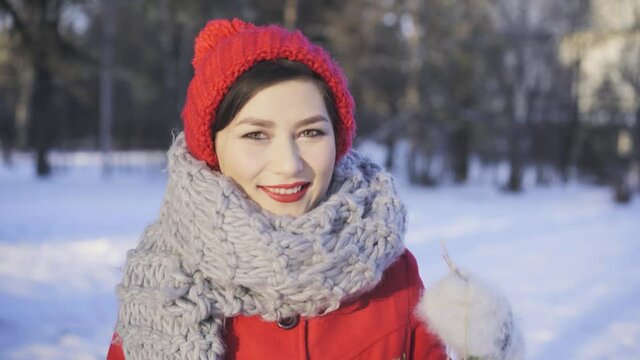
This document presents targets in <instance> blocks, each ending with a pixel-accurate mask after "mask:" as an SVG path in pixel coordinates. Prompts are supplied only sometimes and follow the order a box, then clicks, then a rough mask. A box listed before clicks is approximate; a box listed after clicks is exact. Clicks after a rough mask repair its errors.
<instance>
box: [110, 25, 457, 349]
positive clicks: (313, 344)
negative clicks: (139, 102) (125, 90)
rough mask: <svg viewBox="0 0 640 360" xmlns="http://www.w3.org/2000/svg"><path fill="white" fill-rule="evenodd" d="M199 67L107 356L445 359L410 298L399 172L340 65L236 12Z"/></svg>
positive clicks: (198, 55) (297, 37)
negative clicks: (368, 150)
mask: <svg viewBox="0 0 640 360" xmlns="http://www.w3.org/2000/svg"><path fill="white" fill-rule="evenodd" d="M193 66H194V77H193V80H192V81H191V84H190V85H189V90H188V94H187V99H186V103H185V106H184V110H183V113H182V115H183V121H184V128H185V130H184V134H179V135H178V136H177V137H176V139H175V141H174V144H173V146H172V147H171V149H170V150H169V153H168V156H169V174H170V175H169V183H168V188H167V192H166V194H165V198H164V202H163V205H162V208H161V211H160V216H159V219H158V220H157V221H156V222H155V223H153V224H152V225H150V226H149V227H148V228H147V229H146V231H145V233H144V235H143V237H142V239H141V242H140V244H139V245H138V246H137V248H136V249H134V250H131V251H130V252H129V254H128V257H127V264H126V266H125V270H124V278H123V282H122V284H120V285H119V287H118V296H119V299H120V310H119V314H118V322H117V326H116V334H115V335H114V340H113V342H112V346H111V348H110V350H109V355H108V359H110V360H116V359H124V358H126V359H127V360H135V359H223V358H226V359H434V360H435V359H446V358H447V356H446V354H445V350H444V347H443V345H442V343H441V341H440V340H439V338H438V336H436V335H434V334H433V333H432V332H431V331H430V330H429V328H428V327H427V325H426V322H425V320H423V319H426V318H427V317H428V315H425V314H426V312H424V311H422V312H420V313H421V314H423V315H422V316H419V315H417V314H418V312H416V310H415V309H416V306H417V305H418V302H419V301H420V297H421V293H422V289H423V286H422V282H421V280H420V277H419V274H418V268H417V265H416V262H415V259H414V258H413V256H412V255H411V253H410V252H408V251H407V250H405V247H404V243H403V237H404V232H405V216H406V211H405V208H404V205H403V204H402V202H401V200H400V198H399V197H398V195H397V192H396V190H395V187H394V184H393V179H392V178H391V176H390V175H389V174H388V173H386V172H384V171H383V170H382V169H381V168H380V167H378V166H376V165H375V164H373V163H371V162H370V161H369V160H367V159H365V158H362V157H361V156H359V155H358V154H357V153H355V152H353V151H351V142H352V139H353V136H354V133H355V122H354V118H353V111H354V104H353V100H352V97H351V95H350V93H349V90H348V88H347V82H346V79H345V78H344V75H343V74H342V72H341V70H340V69H339V67H338V66H337V64H336V63H335V62H334V61H333V60H332V59H331V58H330V57H329V55H328V54H327V53H326V52H325V51H324V50H323V49H321V48H320V47H318V46H316V45H314V44H312V43H310V42H309V41H308V40H307V39H306V38H305V37H304V36H303V35H302V34H301V33H300V32H289V31H287V30H285V29H283V28H281V27H278V26H274V25H271V26H264V27H259V26H254V25H253V24H249V23H245V22H243V21H240V20H237V19H234V20H231V21H229V20H215V21H211V22H209V23H208V24H207V25H206V27H205V28H204V29H203V30H202V31H201V33H200V34H199V35H198V37H197V38H196V42H195V56H194V59H193Z"/></svg>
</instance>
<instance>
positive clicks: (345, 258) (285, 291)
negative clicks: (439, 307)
mask: <svg viewBox="0 0 640 360" xmlns="http://www.w3.org/2000/svg"><path fill="white" fill-rule="evenodd" d="M168 155H169V182H168V187H167V191H166V194H165V198H164V201H163V205H162V208H161V211H160V217H159V219H158V220H157V221H156V222H154V223H153V224H152V225H150V226H149V227H148V228H147V229H146V230H145V233H144V235H143V237H142V240H141V242H140V243H139V245H138V246H137V248H136V249H134V250H131V251H130V252H129V254H128V256H127V263H126V265H125V269H124V277H123V281H122V283H121V284H120V285H119V286H118V296H119V299H120V310H119V316H118V324H117V328H116V331H117V333H118V334H119V335H120V336H121V338H122V341H123V348H124V350H125V354H126V358H127V360H138V359H194V360H195V359H219V358H222V357H223V354H224V344H223V341H222V340H221V331H222V328H223V327H222V323H223V319H224V318H225V317H233V316H237V315H248V316H251V315H259V316H261V317H262V318H264V319H265V320H268V321H276V320H278V319H283V318H286V317H290V316H294V315H301V316H307V317H310V316H315V315H318V314H323V313H327V312H331V311H333V310H335V309H337V308H338V307H339V306H340V303H341V302H343V301H345V300H347V299H351V298H353V297H356V296H358V295H360V294H362V293H364V292H366V291H369V290H371V289H372V288H373V287H374V286H375V285H376V284H377V283H378V282H379V281H380V280H381V277H382V274H383V272H384V270H385V269H386V268H387V267H388V266H389V265H391V264H392V263H393V262H394V261H395V260H396V259H397V257H398V256H399V255H400V254H401V253H402V252H403V251H404V243H403V236H404V231H405V218H406V211H405V207H404V205H403V204H402V202H401V201H400V199H399V197H398V195H397V192H396V189H395V185H394V182H393V179H392V177H391V176H390V175H389V174H388V173H386V172H384V171H383V170H382V169H381V168H380V167H378V166H377V165H375V164H373V163H371V162H370V161H369V160H367V159H365V158H362V157H361V156H359V155H358V154H357V153H355V152H352V153H350V154H349V155H348V156H346V157H344V158H343V159H342V161H341V162H340V163H339V164H338V165H337V166H336V168H335V170H334V174H333V178H332V181H331V183H330V186H329V190H328V192H327V195H326V196H325V197H324V198H323V199H322V201H321V203H320V204H319V205H318V206H317V207H315V208H314V209H312V210H310V211H309V212H307V213H305V214H303V215H301V216H299V217H291V216H277V215H274V214H272V213H270V212H268V211H266V210H263V209H262V208H260V207H259V206H258V205H257V204H256V203H255V202H253V201H252V200H250V199H248V198H247V197H246V195H245V194H244V192H243V191H242V190H241V189H240V188H239V187H238V186H237V185H236V184H235V183H234V182H233V180H231V179H230V178H228V177H226V176H224V175H222V174H220V173H219V172H216V171H212V170H210V169H209V168H208V167H207V166H206V164H205V163H204V162H202V161H198V160H196V159H195V158H193V157H192V156H191V155H190V154H189V152H188V151H187V148H186V145H185V141H184V135H183V134H180V135H179V136H178V137H177V138H176V140H175V142H174V144H173V146H172V147H171V149H170V150H169V153H168Z"/></svg>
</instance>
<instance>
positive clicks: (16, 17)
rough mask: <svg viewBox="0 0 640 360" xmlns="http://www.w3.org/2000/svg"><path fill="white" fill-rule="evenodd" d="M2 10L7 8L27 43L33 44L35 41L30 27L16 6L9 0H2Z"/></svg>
mask: <svg viewBox="0 0 640 360" xmlns="http://www.w3.org/2000/svg"><path fill="white" fill-rule="evenodd" d="M2 10H5V11H6V12H7V13H8V14H9V16H11V19H12V20H13V24H14V25H15V29H16V31H17V32H18V33H19V34H20V35H21V36H22V38H23V40H24V42H25V45H31V44H32V43H33V38H32V37H31V33H30V32H29V28H28V27H27V25H26V24H25V23H24V21H23V20H22V18H21V17H20V14H19V13H18V11H17V9H16V8H15V6H14V5H13V4H12V3H11V2H10V1H9V0H0V11H2Z"/></svg>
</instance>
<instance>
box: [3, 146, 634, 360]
mask: <svg viewBox="0 0 640 360" xmlns="http://www.w3.org/2000/svg"><path fill="white" fill-rule="evenodd" d="M364 151H365V152H367V146H366V144H365V145H364ZM376 151H377V150H376V149H375V148H369V149H368V153H369V154H370V155H371V156H372V157H374V158H378V160H380V159H381V157H380V154H379V153H377V152H376ZM18 155H19V156H18V157H17V158H16V162H15V165H14V166H13V167H12V168H6V167H1V166H0V359H104V358H105V355H106V351H107V349H108V346H109V342H110V339H111V334H112V332H113V326H114V323H115V318H116V311H117V301H116V297H115V292H114V287H115V285H116V284H117V282H118V281H119V279H120V267H121V266H122V263H123V261H124V258H125V254H126V251H127V249H129V248H131V247H133V246H134V245H135V243H136V241H137V239H138V237H139V235H140V234H141V233H142V230H143V228H144V227H145V226H146V225H147V224H149V223H150V222H151V221H153V219H154V218H155V216H156V214H157V212H158V209H159V206H160V202H161V200H162V194H163V192H164V187H165V184H166V173H165V172H163V171H162V166H161V165H159V164H157V163H152V164H151V165H144V163H143V164H137V165H136V166H132V167H129V168H127V169H126V170H125V171H122V170H120V171H116V172H114V173H113V174H112V175H111V176H110V177H109V178H106V179H105V178H103V177H102V176H101V172H100V169H99V167H98V166H96V164H98V163H99V162H98V161H95V156H93V157H92V156H91V154H89V155H87V154H84V155H83V156H78V158H82V159H85V160H87V159H89V161H83V162H77V161H75V162H74V161H68V157H67V158H66V159H67V162H66V163H63V162H60V163H61V164H62V165H63V166H64V167H63V168H62V169H58V171H56V175H55V176H54V177H52V178H51V179H48V180H44V181H43V180H38V179H36V178H35V177H34V176H33V173H32V166H31V164H30V159H29V158H27V157H25V156H21V155H20V154H18ZM91 159H94V161H91ZM398 184H399V189H400V192H401V195H402V198H403V199H404V200H405V201H406V203H407V206H408V209H409V229H408V233H407V237H406V241H407V244H408V247H409V248H410V249H411V250H412V251H413V252H414V254H415V256H416V258H417V259H418V262H419V264H420V268H421V274H422V278H423V280H424V281H425V284H426V285H427V287H429V286H430V285H431V284H433V283H435V282H436V281H437V280H438V279H439V278H440V277H442V276H444V275H445V274H446V272H447V266H446V264H445V262H444V261H443V260H442V243H443V242H444V244H445V245H446V248H447V250H448V252H449V254H450V255H451V257H452V258H453V260H454V261H455V262H456V263H457V264H458V266H461V267H464V268H467V269H469V270H471V271H473V272H474V273H475V274H476V275H477V276H479V277H481V278H483V279H484V280H486V281H488V282H489V283H491V284H493V285H494V286H495V287H497V288H499V289H501V291H503V292H504V293H505V295H507V297H508V298H509V300H510V301H511V305H512V307H513V309H514V312H515V314H516V316H517V318H518V320H519V322H520V325H521V327H522V330H523V332H524V335H525V340H526V343H527V359H534V360H543V359H545V360H546V359H584V360H589V359H594V360H595V359H614V358H615V359H638V358H640V306H639V305H640V261H638V259H640V241H639V240H640V237H639V236H638V234H639V233H640V221H639V220H640V202H639V201H638V199H637V196H636V199H634V200H635V201H633V202H632V203H631V204H629V205H626V206H620V205H616V204H615V203H614V202H613V201H612V196H611V193H610V191H609V189H607V188H602V187H592V186H588V185H581V184H569V185H567V186H560V185H556V186H551V187H544V188H539V187H533V186H531V185H528V186H527V189H526V191H525V192H524V193H522V194H520V195H508V194H505V193H503V192H500V191H499V190H497V189H496V186H495V185H494V184H493V183H492V182H491V181H484V180H483V176H482V174H481V173H480V169H479V168H474V169H473V172H472V181H471V182H470V183H469V184H468V185H464V186H453V185H445V186H441V187H438V188H431V189H430V188H420V187H414V186H411V185H409V184H408V183H407V182H406V180H404V179H403V178H402V177H398Z"/></svg>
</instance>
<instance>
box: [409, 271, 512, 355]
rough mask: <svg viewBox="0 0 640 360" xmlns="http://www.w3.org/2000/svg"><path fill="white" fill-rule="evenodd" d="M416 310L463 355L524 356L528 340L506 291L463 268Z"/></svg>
mask: <svg viewBox="0 0 640 360" xmlns="http://www.w3.org/2000/svg"><path fill="white" fill-rule="evenodd" d="M416 314H417V315H418V317H419V318H420V319H421V320H423V321H424V322H425V323H426V324H427V326H428V327H429V329H431V331H433V332H435V333H436V334H437V335H438V336H439V337H440V339H441V340H442V342H444V343H445V344H446V345H447V347H449V348H451V349H453V350H454V351H455V353H456V354H457V355H458V356H460V357H462V358H469V357H479V358H481V359H487V360H488V359H491V360H517V359H523V358H524V341H523V338H522V334H521V332H520V330H519V329H518V327H517V325H516V322H515V319H514V317H513V313H512V311H511V307H510V305H509V303H508V301H507V300H506V298H505V297H504V296H502V294H500V293H499V292H498V291H496V290H494V289H493V288H492V287H491V286H489V285H488V284H485V283H484V282H482V281H481V280H479V279H477V278H476V277H475V276H473V275H471V274H469V273H468V272H466V271H464V270H462V269H456V271H451V272H450V273H449V274H448V275H447V276H445V277H444V278H443V279H441V280H439V281H438V282H437V283H436V284H435V285H434V286H433V287H432V288H431V289H430V290H427V291H426V292H425V294H424V295H423V296H422V298H421V300H420V302H419V303H418V305H417V307H416Z"/></svg>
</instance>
